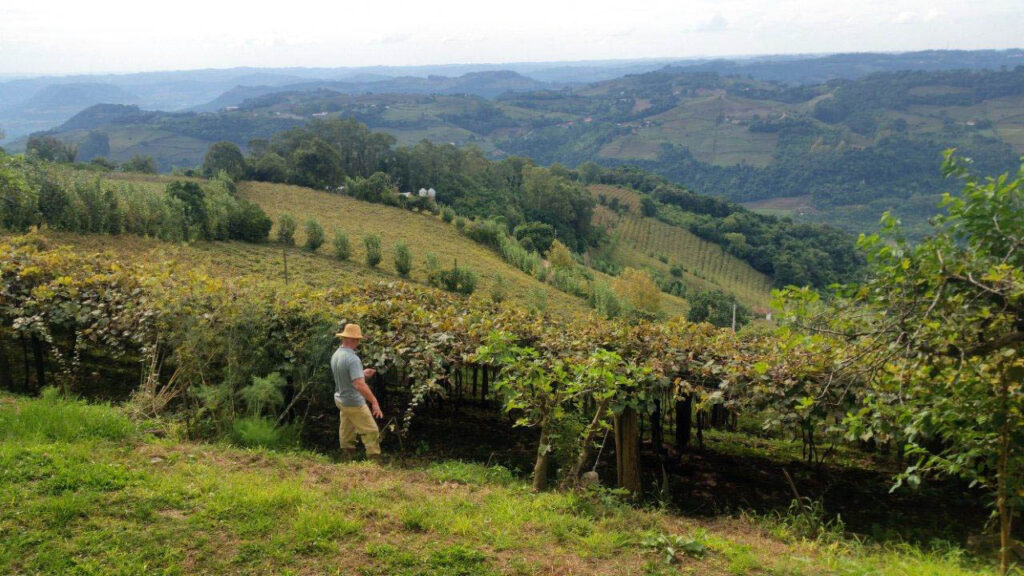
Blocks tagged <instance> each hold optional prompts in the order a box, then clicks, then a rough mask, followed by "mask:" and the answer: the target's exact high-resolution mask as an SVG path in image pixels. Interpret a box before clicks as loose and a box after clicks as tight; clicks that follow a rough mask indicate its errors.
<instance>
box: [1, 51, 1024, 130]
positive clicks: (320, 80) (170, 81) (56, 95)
mask: <svg viewBox="0 0 1024 576" xmlns="http://www.w3.org/2000/svg"><path fill="white" fill-rule="evenodd" d="M1021 63H1024V51H1021V50H1004V51H992V50H979V51H926V52H910V53H903V54H838V55H826V56H818V55H804V56H759V57H746V58H734V59H728V60H724V59H715V60H708V59H703V60H698V59H689V60H686V59H678V58H663V59H647V60H621V61H615V60H612V61H583V62H534V63H531V62H523V63H508V64H500V65H495V64H451V65H439V66H390V67H388V66H369V67H359V68H266V69H262V68H232V69H224V70H213V69H209V70H187V71H170V72H144V73H137V74H105V75H104V74H97V75H80V76H62V77H56V76H48V77H37V78H17V79H13V80H7V81H0V129H2V130H3V131H4V132H5V133H6V140H0V144H9V143H10V142H11V141H12V140H15V139H18V138H19V137H21V136H24V135H27V134H30V133H32V132H38V131H42V130H48V129H51V128H53V127H55V126H57V125H59V124H61V123H62V122H64V121H65V120H67V119H69V118H70V117H71V116H73V115H74V114H76V113H78V112H80V111H82V110H84V109H86V108H88V107H89V106H92V105H93V104H101V103H102V104H135V105H137V106H140V107H141V108H143V109H147V110H161V111H182V110H194V111H216V110H219V109H221V108H225V107H230V106H235V105H238V104H239V103H241V102H242V101H244V100H245V99H246V98H252V97H254V96H260V95H266V94H271V93H275V92H292V91H305V90H311V89H315V88H325V89H330V90H333V91H336V92H342V93H347V94H362V93H366V92H372V93H375V94H384V93H398V94H470V95H475V96H482V97H486V98H493V97H495V96H498V95H499V94H501V93H503V92H504V91H523V90H537V89H539V88H540V87H542V86H544V85H546V87H547V88H561V87H565V86H573V85H576V86H579V85H585V84H590V83H594V82H601V81H605V80H610V79H614V78H619V77H622V76H626V75H630V74H642V73H645V72H650V71H653V70H657V69H660V68H662V67H664V66H666V65H669V64H672V65H675V66H678V67H680V68H682V69H684V70H686V71H690V72H713V73H716V74H721V75H731V74H739V75H743V76H749V77H751V78H753V79H757V80H764V81H773V82H781V83H785V84H815V83H821V82H824V81H827V80H830V79H835V78H847V79H857V78H860V77H862V76H864V75H866V74H870V73H872V72H881V71H894V70H910V69H913V70H950V69H961V68H962V69H982V68H984V69H991V70H998V69H1000V68H1001V67H1010V68H1012V67H1014V66H1016V65H1018V64H1021ZM478 73H486V74H484V75H483V76H478ZM509 73H515V74H516V75H517V76H510V75H509Z"/></svg>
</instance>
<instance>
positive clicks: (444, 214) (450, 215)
mask: <svg viewBox="0 0 1024 576" xmlns="http://www.w3.org/2000/svg"><path fill="white" fill-rule="evenodd" d="M454 219H455V211H454V210H452V209H451V208H448V207H447V206H446V207H444V208H442V209H441V220H444V221H445V222H446V223H447V222H451V221H452V220H454Z"/></svg>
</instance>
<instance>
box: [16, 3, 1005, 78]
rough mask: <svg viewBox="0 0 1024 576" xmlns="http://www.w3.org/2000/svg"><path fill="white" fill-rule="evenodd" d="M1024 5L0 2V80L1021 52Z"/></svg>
mask: <svg viewBox="0 0 1024 576" xmlns="http://www.w3.org/2000/svg"><path fill="white" fill-rule="evenodd" d="M1022 25H1024V0H984V1H981V2H963V1H960V2H955V1H950V0H908V1H898V0H885V1H881V0H843V1H832V0H816V1H815V0H782V1H772V2H752V1H746V0H717V1H704V0H695V1H690V0H655V1H645V0H640V1H636V0H634V1H623V0H616V1H607V0H587V1H559V0H510V1H507V2H486V1H480V0H474V1H467V0H434V1H429V0H417V1H415V2H395V1H391V0H362V1H359V2H345V1H336V2H331V3H327V2H312V1H308V0H291V1H288V2H273V3H270V2H260V1H258V0H257V1H251V2H246V3H242V2H230V3H228V2H218V1H217V0H204V1H197V0H177V1H175V2H153V3H149V2H139V1H138V0H132V1H130V2H129V1H120V0H119V1H102V0H100V1H93V2H85V1H82V0H73V1H72V0H68V1H48V0H38V1H32V2H25V1H23V0H18V1H15V0H0V74H9V73H16V74H61V73H92V72H129V71H143V70H171V69H192V68H227V67H234V66H364V65H375V64H382V65H401V64H404V65H413V64H443V63H481V62H495V63H498V62H521V61H545V60H584V59H586V60H589V59H613V58H643V57H697V56H720V55H744V54H784V53H825V52H853V51H857V52H863V51H907V50H920V49H928V48H962V49H977V48H1016V47H1021V46H1022V45H1024V42H1022V41H1021V29H1022V28H1024V26H1022Z"/></svg>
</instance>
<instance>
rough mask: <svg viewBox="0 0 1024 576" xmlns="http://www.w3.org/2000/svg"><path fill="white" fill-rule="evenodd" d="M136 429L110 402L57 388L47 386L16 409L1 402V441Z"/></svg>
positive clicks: (125, 433) (113, 435)
mask: <svg viewBox="0 0 1024 576" xmlns="http://www.w3.org/2000/svg"><path fill="white" fill-rule="evenodd" d="M135 432H136V427H135V424H133V423H132V422H131V421H130V420H129V419H128V418H127V417H126V416H125V415H124V414H122V413H120V412H118V411H116V410H114V409H112V408H111V407H110V406H108V405H102V404H96V405H94V404H88V403H86V402H84V401H82V400H77V399H74V398H66V397H64V396H62V395H61V393H60V391H59V390H58V389H57V388H46V389H45V390H43V391H42V393H41V394H40V396H39V398H38V399H34V400H23V401H21V402H19V408H18V409H13V408H11V407H8V406H6V405H2V404H0V438H2V439H3V440H4V441H26V440H35V441H44V442H74V441H82V440H91V439H102V440H123V439H125V438H128V437H130V436H133V435H134V434H135Z"/></svg>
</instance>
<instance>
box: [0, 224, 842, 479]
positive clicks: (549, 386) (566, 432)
mask: <svg viewBox="0 0 1024 576" xmlns="http://www.w3.org/2000/svg"><path fill="white" fill-rule="evenodd" d="M0 270H2V272H0V283H2V284H0V290H2V292H0V295H2V300H0V321H2V323H0V375H2V376H0V378H2V381H0V386H3V387H4V388H7V389H14V390H25V391H30V390H26V388H32V387H39V386H43V385H58V386H61V387H62V388H64V389H65V391H67V392H68V393H78V394H88V395H98V396H108V397H110V396H118V395H120V396H128V395H131V397H132V401H131V404H132V405H133V406H135V407H136V409H137V410H139V411H140V412H143V413H147V414H158V413H160V412H163V411H165V410H172V411H176V412H178V413H180V414H182V415H184V417H185V418H186V420H187V421H188V422H189V425H190V429H191V430H192V431H193V432H194V433H195V434H197V435H200V436H202V435H215V434H218V433H221V432H223V431H224V430H226V429H228V428H230V423H231V422H230V421H231V419H232V418H235V417H236V416H237V414H239V413H248V414H250V415H253V416H261V417H264V418H271V419H274V420H275V421H276V422H279V423H282V424H284V423H297V424H298V425H299V426H301V425H302V424H303V423H304V419H305V418H307V417H308V416H309V415H310V414H326V413H330V412H331V409H330V405H329V399H330V390H331V379H330V377H329V374H328V372H327V370H328V368H327V367H328V358H329V356H330V354H331V353H332V352H333V350H334V347H336V346H337V342H336V341H335V340H334V339H333V334H334V332H336V331H337V329H338V327H339V325H340V324H342V323H344V322H353V321H354V322H359V323H361V324H362V325H363V327H364V330H366V331H367V333H368V334H371V335H372V337H371V338H369V339H368V340H367V341H366V343H365V344H364V348H363V350H362V352H363V354H364V358H365V360H366V362H367V364H368V365H373V366H376V367H378V369H379V370H380V371H381V372H382V373H383V374H384V375H385V376H387V375H389V374H390V375H391V378H390V380H389V381H390V382H393V383H395V384H397V386H398V388H399V389H398V390H397V391H398V392H400V393H401V394H400V397H401V398H402V400H403V402H402V404H403V405H402V407H401V411H400V412H401V414H400V420H401V421H400V426H398V430H397V432H398V433H399V434H401V433H402V431H403V430H407V429H408V427H409V425H410V424H411V423H412V422H413V420H414V419H415V418H416V416H417V413H418V410H419V408H420V406H421V405H422V404H423V403H425V402H428V401H429V402H444V401H445V400H446V399H447V398H448V396H449V395H450V394H451V391H452V389H453V388H452V385H451V384H452V381H453V379H455V378H456V374H459V375H461V374H462V373H464V371H466V370H471V369H474V370H475V368H477V367H480V368H484V370H485V372H489V373H491V374H494V375H495V376H496V378H494V381H493V383H492V387H493V390H494V392H495V393H496V394H497V395H498V398H500V400H501V402H500V405H501V406H502V407H503V408H504V409H505V410H506V411H507V412H508V413H509V414H510V415H512V416H513V417H514V418H516V419H517V421H518V423H519V424H521V425H524V426H531V427H536V428H537V429H538V430H539V433H540V442H539V446H538V452H537V461H538V466H539V467H538V468H537V474H536V476H535V481H536V482H537V485H538V487H541V486H543V485H544V484H545V482H546V481H547V474H546V473H545V470H546V466H547V464H545V462H547V460H548V457H549V455H550V454H552V452H553V451H554V447H555V446H556V445H557V446H558V447H559V450H560V451H561V453H560V454H558V457H559V459H560V461H562V462H569V461H576V460H577V459H579V462H580V464H579V466H576V467H573V471H572V472H571V473H570V474H571V475H572V476H571V477H569V478H566V479H564V480H566V481H567V482H570V483H571V482H574V481H575V475H577V474H578V473H579V471H580V470H582V466H583V462H585V461H587V460H588V459H589V458H591V452H590V451H591V450H592V449H593V448H594V446H595V445H596V442H597V440H599V436H601V435H602V433H603V432H604V431H605V430H607V429H609V428H610V427H613V425H614V424H615V423H616V422H619V423H620V424H622V425H620V426H618V428H620V429H625V430H626V431H627V434H626V436H624V437H622V438H619V435H618V434H616V438H619V449H618V450H617V451H616V452H617V453H622V452H625V453H633V454H634V455H635V450H633V451H632V452H631V451H630V450H627V446H634V447H635V446H636V445H637V444H638V442H639V437H638V434H637V423H636V419H637V418H651V415H652V414H658V415H664V414H666V413H669V412H670V413H672V418H671V419H667V418H664V417H657V418H652V419H651V420H650V421H651V427H652V433H653V432H654V428H658V429H659V430H658V434H659V435H660V436H661V437H665V436H667V438H666V441H670V440H672V439H676V440H677V443H679V442H681V443H682V444H686V443H687V442H688V438H689V428H690V423H691V422H692V419H691V418H690V416H689V414H690V412H691V411H692V410H694V409H696V410H710V409H711V406H714V405H717V406H720V407H723V408H727V409H728V410H730V411H732V412H733V413H742V412H744V411H757V412H758V413H768V414H772V420H771V425H772V426H774V427H776V428H777V429H780V430H781V429H782V428H786V429H789V430H792V431H794V433H795V434H799V433H800V431H802V430H806V429H809V428H814V429H818V430H820V431H821V433H824V432H825V430H826V427H825V426H824V424H826V423H827V422H833V423H834V422H836V421H837V418H839V416H840V415H841V414H842V413H843V412H845V411H846V409H847V408H848V405H846V404H845V403H844V402H845V401H843V402H841V401H840V400H839V399H838V398H836V397H832V396H829V395H828V394H824V395H822V394H821V393H820V391H821V388H822V386H823V384H824V382H825V381H826V380H827V376H826V372H827V371H828V367H829V362H831V360H830V359H829V358H828V354H827V353H828V352H829V347H828V346H827V345H826V343H825V342H824V341H823V340H822V337H820V336H815V337H803V336H801V337H799V338H797V337H794V338H792V339H790V340H787V341H785V343H783V340H780V339H779V338H777V337H775V336H767V335H764V336H752V337H747V338H745V339H740V338H739V337H737V335H736V334H734V333H732V332H731V331H728V330H718V329H715V328H713V327H711V326H710V325H707V324H689V323H685V322H683V321H675V322H669V323H655V322H642V321H640V322H632V323H626V322H620V321H609V320H604V319H601V318H597V317H580V318H573V319H554V318H551V317H547V316H545V315H543V314H542V313H538V312H530V311H526V310H524V309H523V308H521V307H517V306H514V305H508V304H505V305H501V304H495V303H493V302H490V301H487V300H486V299H484V298H470V299H466V298H463V297H459V296H455V295H451V294H447V293H443V292H440V291H437V290H431V289H426V288H422V287H416V286H412V285H409V284H406V283H404V282H396V283H378V284H371V285H368V286H366V287H362V288H358V289H348V290H311V289H303V288H295V287H291V288H289V287H286V286H283V285H281V284H278V283H274V282H266V281H257V280H252V279H239V280H236V281H225V280H222V279H217V278H211V277H209V276H206V275H204V274H202V273H201V272H198V271H196V270H193V269H189V268H187V267H185V266H183V265H180V264H175V263H165V264H161V265H158V266H154V265H135V264H125V263H121V262H115V261H109V260H108V257H106V256H103V255H83V254H77V253H74V252H71V251H70V250H68V249H66V248H61V247H54V246H49V245H48V244H47V241H46V240H45V239H44V238H42V237H40V236H38V235H29V236H22V237H15V238H13V239H11V240H10V241H9V242H8V243H6V244H3V245H0ZM271 374H276V375H278V376H279V378H280V381H281V382H282V383H283V382H287V383H288V391H289V392H288V394H287V395H286V397H284V398H282V400H283V401H281V400H279V401H278V402H269V403H268V402H260V401H248V400H246V398H247V395H248V397H251V396H252V395H253V394H255V391H254V389H253V387H254V386H257V388H258V386H264V387H265V386H266V385H267V384H266V382H267V380H266V379H267V378H268V377H269V375H271ZM460 377H461V376H460ZM668 402H670V403H671V405H668V404H667V403H668ZM683 407H686V412H687V413H686V415H681V412H682V410H683ZM677 412H678V413H679V414H677ZM496 416H497V415H496ZM666 421H671V422H674V423H676V430H675V431H668V433H667V434H666V433H665V432H664V431H661V430H660V428H661V423H662V422H666ZM630 422H632V424H630ZM630 426H632V428H630ZM556 440H557V442H556ZM639 465H640V464H639V459H638V458H636V457H635V456H634V458H633V460H631V461H630V462H625V463H623V465H622V466H621V467H620V468H622V470H624V471H626V472H629V471H630V470H632V474H626V476H624V477H623V478H621V481H622V484H623V485H625V486H627V487H629V488H631V489H633V490H637V491H639V490H640V479H639Z"/></svg>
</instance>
